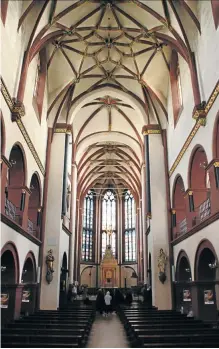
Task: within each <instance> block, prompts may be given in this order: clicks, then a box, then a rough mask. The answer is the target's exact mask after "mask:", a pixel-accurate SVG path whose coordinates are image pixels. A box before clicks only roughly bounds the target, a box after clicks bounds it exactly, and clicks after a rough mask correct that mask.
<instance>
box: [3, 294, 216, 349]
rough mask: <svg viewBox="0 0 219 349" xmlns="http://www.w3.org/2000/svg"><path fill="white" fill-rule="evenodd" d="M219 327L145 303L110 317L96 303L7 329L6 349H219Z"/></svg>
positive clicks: (120, 309) (32, 318)
mask: <svg viewBox="0 0 219 349" xmlns="http://www.w3.org/2000/svg"><path fill="white" fill-rule="evenodd" d="M218 343H219V331H218V327H216V326H213V325H212V324H209V323H204V322H203V321H201V320H197V319H195V318H194V317H193V316H192V317H187V316H186V314H181V313H180V312H177V311H174V310H158V309H157V308H155V307H149V306H148V304H145V303H144V302H143V303H142V302H139V301H134V302H133V303H132V304H131V305H124V304H120V305H119V306H117V308H116V312H113V313H111V314H109V316H108V317H104V316H101V315H99V313H97V312H96V309H95V302H94V301H93V302H90V304H89V305H85V304H83V303H82V302H81V301H74V302H73V304H71V305H70V304H68V305H67V306H65V307H63V308H62V309H60V310H58V311H53V310H52V311H48V310H46V311H42V310H41V311H38V312H36V313H34V314H32V315H29V316H24V317H23V318H20V319H19V320H17V321H15V322H11V323H9V324H7V325H5V326H4V327H3V328H2V348H85V347H86V348H129V347H132V348H217V347H218Z"/></svg>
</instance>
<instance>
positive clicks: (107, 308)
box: [104, 291, 112, 316]
mask: <svg viewBox="0 0 219 349" xmlns="http://www.w3.org/2000/svg"><path fill="white" fill-rule="evenodd" d="M104 300H105V305H106V316H108V314H109V311H110V306H111V301H112V296H110V293H109V291H107V293H106V295H105V297H104Z"/></svg>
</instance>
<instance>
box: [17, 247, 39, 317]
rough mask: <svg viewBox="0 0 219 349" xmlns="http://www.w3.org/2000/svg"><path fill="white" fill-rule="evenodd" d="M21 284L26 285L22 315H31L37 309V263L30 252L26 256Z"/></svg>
mask: <svg viewBox="0 0 219 349" xmlns="http://www.w3.org/2000/svg"><path fill="white" fill-rule="evenodd" d="M21 283H22V284H23V285H24V288H23V294H22V301H21V302H22V305H21V313H22V314H27V313H28V314H30V313H33V312H34V311H35V309H36V292H37V283H36V262H35V257H34V255H33V253H32V252H29V253H28V254H27V256H26V259H25V262H24V265H23V269H22V274H21Z"/></svg>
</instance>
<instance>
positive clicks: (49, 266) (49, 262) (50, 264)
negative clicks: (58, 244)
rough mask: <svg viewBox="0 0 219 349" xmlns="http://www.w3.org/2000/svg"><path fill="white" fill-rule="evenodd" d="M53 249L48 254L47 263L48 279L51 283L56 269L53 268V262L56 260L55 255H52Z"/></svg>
mask: <svg viewBox="0 0 219 349" xmlns="http://www.w3.org/2000/svg"><path fill="white" fill-rule="evenodd" d="M52 253H53V250H51V249H50V250H49V251H48V255H47V256H46V265H47V272H46V281H47V282H48V284H50V282H51V281H52V279H53V275H52V274H53V273H54V269H53V262H54V260H55V258H54V256H53V255H52Z"/></svg>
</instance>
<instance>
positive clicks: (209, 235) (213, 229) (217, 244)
mask: <svg viewBox="0 0 219 349" xmlns="http://www.w3.org/2000/svg"><path fill="white" fill-rule="evenodd" d="M218 233H219V221H218V220H217V221H216V222H214V223H212V224H210V225H208V226H207V227H205V228H204V229H202V230H200V231H199V232H197V233H195V234H194V235H192V236H190V237H189V238H187V239H185V240H183V241H182V242H180V243H179V244H177V245H176V246H174V247H173V253H174V265H175V268H176V263H177V258H178V255H179V253H180V251H181V250H184V251H185V252H186V253H187V255H188V258H189V261H190V266H191V273H192V280H194V270H195V255H196V251H197V248H198V245H199V243H200V242H201V241H202V240H204V239H207V240H209V241H210V242H211V243H212V245H213V246H214V249H215V251H216V253H217V257H218V259H219V238H218Z"/></svg>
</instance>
